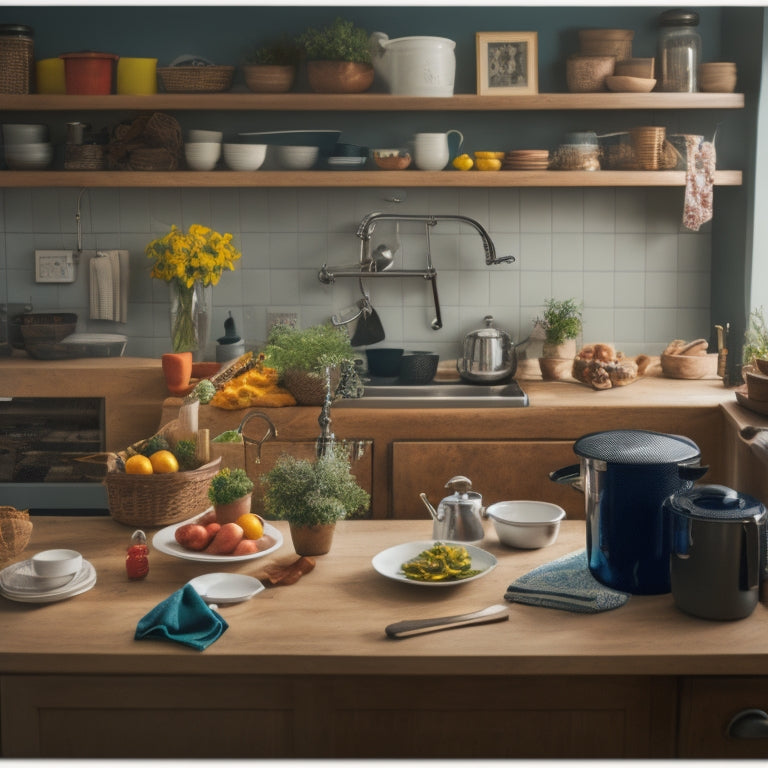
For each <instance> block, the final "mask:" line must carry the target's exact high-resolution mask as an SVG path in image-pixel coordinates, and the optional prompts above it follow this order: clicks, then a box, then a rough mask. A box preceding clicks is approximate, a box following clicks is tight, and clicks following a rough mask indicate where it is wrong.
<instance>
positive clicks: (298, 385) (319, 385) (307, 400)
mask: <svg viewBox="0 0 768 768" xmlns="http://www.w3.org/2000/svg"><path fill="white" fill-rule="evenodd" d="M340 378H341V372H340V371H339V369H338V368H332V369H331V397H333V396H334V395H335V394H336V388H337V387H338V386H339V380H340ZM283 381H284V383H285V387H286V389H287V390H288V391H289V392H290V393H291V394H292V395H293V396H294V397H295V398H296V402H297V403H298V404H299V405H323V403H325V375H323V374H320V373H310V372H308V371H300V370H297V369H294V370H291V371H286V372H285V375H284V376H283Z"/></svg>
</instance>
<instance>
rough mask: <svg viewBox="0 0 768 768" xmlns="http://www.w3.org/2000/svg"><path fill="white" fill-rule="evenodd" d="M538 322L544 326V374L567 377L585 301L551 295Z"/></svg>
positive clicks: (540, 359) (541, 360)
mask: <svg viewBox="0 0 768 768" xmlns="http://www.w3.org/2000/svg"><path fill="white" fill-rule="evenodd" d="M537 323H538V324H539V325H540V326H541V327H542V328H543V329H544V348H543V350H542V356H541V357H540V358H539V368H541V375H542V378H544V379H545V380H556V379H562V378H566V377H567V376H568V375H570V371H571V367H572V365H573V358H574V357H575V356H576V338H577V337H578V335H579V334H580V333H581V328H582V320H581V305H580V304H577V303H576V300H575V299H562V300H558V299H554V298H552V299H547V301H546V303H545V305H544V315H543V317H542V318H540V319H538V320H537Z"/></svg>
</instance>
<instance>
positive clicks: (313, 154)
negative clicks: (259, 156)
mask: <svg viewBox="0 0 768 768" xmlns="http://www.w3.org/2000/svg"><path fill="white" fill-rule="evenodd" d="M319 153H320V148H319V147H277V160H278V162H279V163H280V165H281V166H282V167H283V168H285V169H287V170H290V171H307V170H309V169H310V168H312V166H313V165H314V164H315V163H316V162H317V156H318V154H319Z"/></svg>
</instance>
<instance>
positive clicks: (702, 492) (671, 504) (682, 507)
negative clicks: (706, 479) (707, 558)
mask: <svg viewBox="0 0 768 768" xmlns="http://www.w3.org/2000/svg"><path fill="white" fill-rule="evenodd" d="M665 506H667V508H668V509H669V510H671V511H672V512H677V513H678V514H682V515H688V516H691V517H696V518H703V519H709V520H746V519H748V518H751V517H754V518H761V517H764V516H765V514H766V509H765V507H764V506H763V505H762V504H761V503H760V502H759V501H758V500H757V499H755V498H753V497H752V496H748V495H747V494H745V493H739V492H738V491H734V490H733V489H732V488H727V487H726V486H724V485H696V486H694V487H693V488H690V489H688V490H686V491H680V492H678V493H675V494H672V496H670V497H669V498H668V499H667V501H666V502H665Z"/></svg>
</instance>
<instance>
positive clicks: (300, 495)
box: [261, 449, 371, 555]
mask: <svg viewBox="0 0 768 768" xmlns="http://www.w3.org/2000/svg"><path fill="white" fill-rule="evenodd" d="M261 484H262V487H263V490H264V510H265V513H266V514H267V515H269V516H271V517H274V518H276V519H278V520H287V521H288V525H289V528H290V531H291V539H292V541H293V548H294V549H295V550H296V554H298V555H324V554H325V553H326V552H328V551H329V550H330V548H331V543H332V541H333V534H334V532H335V529H336V522H337V521H338V520H342V519H344V518H347V517H353V516H356V515H359V514H362V513H363V512H365V511H367V509H368V507H369V505H370V502H371V497H370V495H369V494H368V492H367V491H366V490H365V489H363V488H361V487H360V485H359V484H358V482H357V480H356V479H355V477H354V475H353V474H352V473H351V472H350V463H349V458H348V457H347V456H346V454H345V453H344V452H343V451H341V450H339V449H336V450H331V451H329V452H328V453H327V454H326V455H324V456H320V457H319V458H317V459H315V460H314V461H309V460H308V459H297V458H295V457H294V456H291V455H289V454H283V455H282V456H280V457H279V458H278V459H277V461H276V462H275V464H274V466H273V467H272V469H270V470H269V472H267V473H265V474H264V475H262V477H261Z"/></svg>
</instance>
